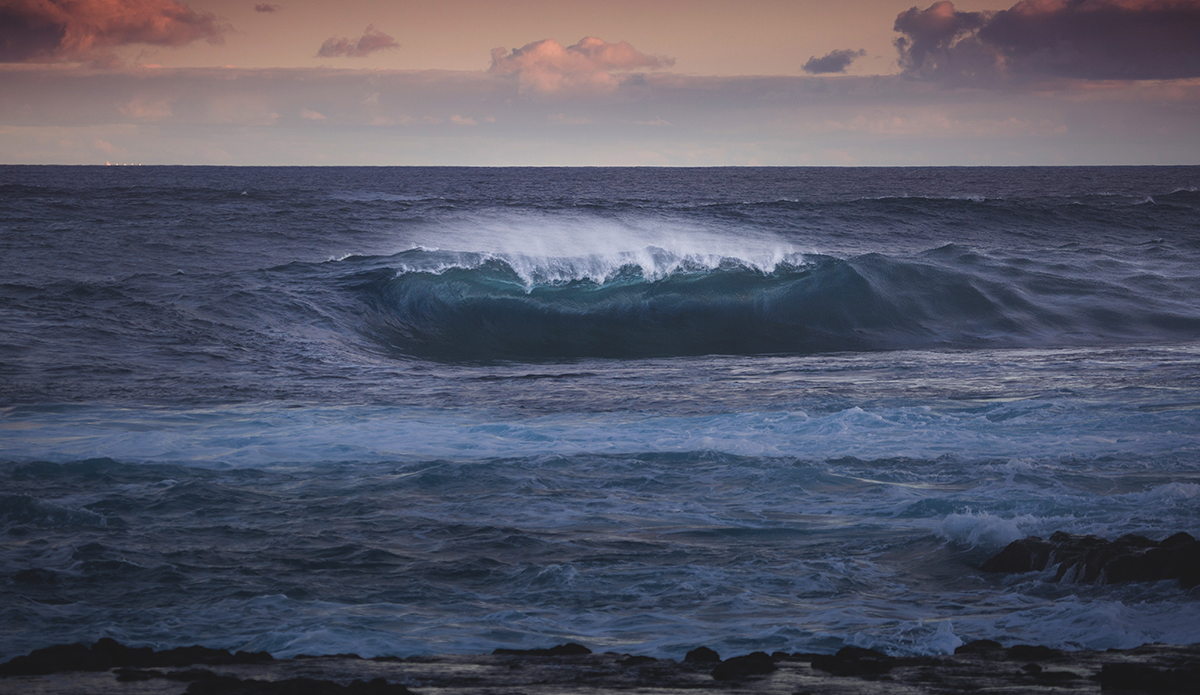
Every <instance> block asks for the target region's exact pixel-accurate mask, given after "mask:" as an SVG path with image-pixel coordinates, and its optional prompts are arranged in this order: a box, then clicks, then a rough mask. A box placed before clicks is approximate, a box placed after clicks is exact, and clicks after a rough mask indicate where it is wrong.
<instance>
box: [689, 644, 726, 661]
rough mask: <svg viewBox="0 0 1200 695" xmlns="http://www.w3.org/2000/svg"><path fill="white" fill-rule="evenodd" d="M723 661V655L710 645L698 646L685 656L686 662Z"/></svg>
mask: <svg viewBox="0 0 1200 695" xmlns="http://www.w3.org/2000/svg"><path fill="white" fill-rule="evenodd" d="M719 661H721V656H720V655H719V654H717V653H716V652H714V651H713V650H711V649H709V648H708V647H696V648H695V649H693V650H692V651H690V652H688V653H687V654H686V655H684V657H683V663H685V664H715V663H718V662H719Z"/></svg>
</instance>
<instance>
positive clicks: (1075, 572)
mask: <svg viewBox="0 0 1200 695" xmlns="http://www.w3.org/2000/svg"><path fill="white" fill-rule="evenodd" d="M1053 565H1058V570H1057V572H1056V573H1055V577H1054V580H1055V581H1064V580H1065V581H1074V582H1082V583H1101V584H1117V583H1122V582H1152V581H1162V580H1164V579H1176V580H1179V582H1180V584H1182V585H1183V586H1184V587H1185V588H1191V587H1193V586H1197V585H1198V584H1200V542H1198V541H1196V539H1194V538H1192V537H1191V536H1190V535H1188V534H1186V533H1176V534H1175V535H1173V536H1171V537H1169V538H1167V539H1166V540H1164V541H1161V542H1158V541H1153V540H1151V539H1149V538H1146V537H1145V536H1138V535H1134V534H1129V535H1125V536H1121V537H1120V538H1118V539H1117V540H1115V541H1108V540H1105V539H1103V538H1100V537H1099V536H1081V535H1072V534H1069V533H1063V532H1062V531H1059V532H1057V533H1055V534H1054V535H1052V536H1050V539H1049V540H1046V541H1044V540H1042V539H1041V538H1039V537H1037V536H1030V537H1028V538H1024V539H1021V540H1019V541H1013V542H1012V543H1010V544H1009V545H1008V547H1006V548H1005V549H1004V550H1002V551H1000V552H999V553H997V554H996V555H995V556H993V557H991V558H989V559H988V560H987V561H986V562H984V563H983V564H982V565H980V569H981V570H982V571H984V572H1030V571H1041V570H1045V569H1046V568H1047V567H1050V566H1053Z"/></svg>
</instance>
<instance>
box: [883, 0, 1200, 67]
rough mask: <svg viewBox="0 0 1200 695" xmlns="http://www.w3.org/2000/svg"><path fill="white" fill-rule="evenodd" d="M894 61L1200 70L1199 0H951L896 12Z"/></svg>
mask: <svg viewBox="0 0 1200 695" xmlns="http://www.w3.org/2000/svg"><path fill="white" fill-rule="evenodd" d="M894 28H895V30H896V31H897V32H900V33H901V34H903V36H901V37H900V38H898V39H896V42H895V43H896V48H897V49H898V50H899V51H900V66H901V68H903V69H904V71H905V72H906V73H908V74H910V75H919V76H923V77H933V78H945V79H962V78H968V79H969V78H995V77H1000V76H1005V75H1007V76H1013V77H1071V78H1083V79H1104V80H1120V79H1138V80H1142V79H1177V78H1187V77H1197V76H1200V0H1023V1H1022V2H1018V3H1017V4H1016V5H1013V6H1012V7H1011V8H1009V9H1007V10H1002V11H999V12H959V11H957V10H955V9H954V5H953V4H952V3H950V2H938V3H936V4H934V5H931V6H929V7H928V8H926V9H924V10H921V9H919V8H917V7H913V8H911V9H909V10H907V11H905V12H902V13H900V14H899V15H898V16H897V17H896V23H895V26H894Z"/></svg>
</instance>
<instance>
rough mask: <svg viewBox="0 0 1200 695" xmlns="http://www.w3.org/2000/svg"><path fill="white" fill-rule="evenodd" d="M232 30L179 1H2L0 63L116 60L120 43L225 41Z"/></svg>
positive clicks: (157, 44)
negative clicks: (225, 36)
mask: <svg viewBox="0 0 1200 695" xmlns="http://www.w3.org/2000/svg"><path fill="white" fill-rule="evenodd" d="M228 30H229V27H228V26H227V25H223V24H220V23H218V21H217V18H216V17H215V16H214V15H212V14H210V13H207V12H196V11H194V10H192V9H191V8H190V7H188V6H187V5H186V4H184V3H182V2H177V1H176V0H0V62H3V63H19V62H60V61H79V60H92V61H95V62H99V63H107V64H111V63H114V62H115V59H114V58H113V57H112V55H111V53H110V51H111V50H112V49H113V48H116V47H118V46H126V45H130V44H150V45H155V46H183V45H185V44H188V43H191V42H192V41H196V40H198V39H206V40H207V41H208V42H209V43H221V41H222V38H223V37H222V35H223V34H224V33H225V32H226V31H228Z"/></svg>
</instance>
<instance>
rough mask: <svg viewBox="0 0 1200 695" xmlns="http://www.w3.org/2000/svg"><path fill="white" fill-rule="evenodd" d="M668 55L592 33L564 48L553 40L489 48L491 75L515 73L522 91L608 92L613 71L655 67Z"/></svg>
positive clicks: (614, 83)
mask: <svg viewBox="0 0 1200 695" xmlns="http://www.w3.org/2000/svg"><path fill="white" fill-rule="evenodd" d="M674 64H675V61H674V59H672V58H664V57H661V56H648V55H646V54H644V53H641V52H640V51H638V50H637V49H635V48H634V47H633V46H630V45H629V44H628V43H626V42H625V41H621V42H618V43H609V42H607V41H604V40H603V39H598V38H596V37H594V36H588V37H585V38H583V39H580V41H579V43H577V44H575V45H573V46H566V47H564V46H563V45H562V44H560V43H559V42H557V41H555V40H553V39H545V40H543V41H535V42H534V43H530V44H526V45H525V46H522V47H521V48H514V49H512V50H511V51H509V50H506V49H504V48H496V49H493V50H492V66H491V68H489V70H488V72H490V73H492V74H493V75H515V76H516V77H517V81H518V84H519V85H520V89H521V91H522V92H536V93H539V94H552V93H555V92H593V93H595V92H600V93H604V92H610V91H612V90H614V89H616V88H617V87H618V86H619V85H620V83H621V80H620V79H619V78H618V77H616V76H614V75H613V74H612V73H614V72H628V71H631V70H637V69H642V68H645V69H658V68H664V67H669V66H671V65H674Z"/></svg>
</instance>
